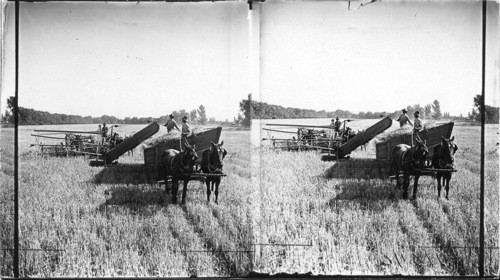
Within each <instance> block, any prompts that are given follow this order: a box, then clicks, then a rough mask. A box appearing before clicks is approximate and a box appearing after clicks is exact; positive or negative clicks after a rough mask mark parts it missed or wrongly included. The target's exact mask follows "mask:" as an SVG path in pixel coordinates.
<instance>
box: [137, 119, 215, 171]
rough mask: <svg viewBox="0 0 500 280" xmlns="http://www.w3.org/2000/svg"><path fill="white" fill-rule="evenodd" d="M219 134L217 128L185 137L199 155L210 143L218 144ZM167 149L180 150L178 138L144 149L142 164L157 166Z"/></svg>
mask: <svg viewBox="0 0 500 280" xmlns="http://www.w3.org/2000/svg"><path fill="white" fill-rule="evenodd" d="M221 132H222V127H217V128H214V129H210V130H206V131H203V132H200V133H195V134H193V135H191V136H189V137H187V142H188V143H189V145H194V146H195V151H196V152H197V153H198V154H201V153H202V152H203V151H204V150H206V149H208V148H210V146H211V143H212V142H213V143H218V142H219V139H220V135H221ZM167 149H176V150H180V140H179V138H177V139H170V140H167V141H165V142H162V143H158V144H156V145H154V146H152V147H149V148H146V149H144V163H145V164H152V165H158V164H159V162H160V157H161V154H162V153H163V151H165V150H167Z"/></svg>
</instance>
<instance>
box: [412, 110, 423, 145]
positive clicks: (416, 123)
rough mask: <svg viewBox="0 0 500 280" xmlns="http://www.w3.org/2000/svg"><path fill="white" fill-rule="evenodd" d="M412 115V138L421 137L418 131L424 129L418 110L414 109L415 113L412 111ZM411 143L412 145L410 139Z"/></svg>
mask: <svg viewBox="0 0 500 280" xmlns="http://www.w3.org/2000/svg"><path fill="white" fill-rule="evenodd" d="M413 116H414V117H415V118H414V119H413V136H414V138H417V139H422V136H421V135H420V132H422V131H423V130H424V126H423V125H422V121H421V120H420V112H419V111H415V113H413ZM412 145H413V140H412Z"/></svg>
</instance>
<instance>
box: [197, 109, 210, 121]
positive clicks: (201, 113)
mask: <svg viewBox="0 0 500 280" xmlns="http://www.w3.org/2000/svg"><path fill="white" fill-rule="evenodd" d="M198 116H199V117H198V121H199V123H200V124H201V125H204V124H206V123H207V120H208V119H207V112H206V111H205V106H203V105H200V107H199V108H198Z"/></svg>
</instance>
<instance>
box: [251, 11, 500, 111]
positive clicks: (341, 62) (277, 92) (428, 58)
mask: <svg viewBox="0 0 500 280" xmlns="http://www.w3.org/2000/svg"><path fill="white" fill-rule="evenodd" d="M471 2H472V1H469V2H464V1H462V2H459V1H454V2H447V3H442V2H441V3H437V2H432V1H414V2H411V3H410V2H407V3H404V2H396V1H389V2H388V1H382V2H375V3H371V4H368V5H366V6H363V7H359V4H355V3H354V4H353V6H352V7H351V10H349V9H348V7H347V5H348V3H347V2H332V1H318V2H309V1H306V2H282V1H266V3H264V4H263V5H262V6H261V12H260V20H261V25H260V30H261V31H260V36H261V42H260V48H261V49H260V51H261V55H260V59H261V65H260V77H261V80H260V83H261V84H260V89H261V90H260V96H259V98H260V100H262V101H265V102H268V103H271V104H281V105H283V106H286V107H299V108H310V109H316V110H326V111H333V110H335V109H347V110H350V111H352V112H359V111H364V112H367V111H371V112H374V111H387V112H394V111H396V110H400V109H401V108H404V107H406V106H407V105H413V104H420V105H422V106H424V105H427V104H430V103H432V102H433V101H434V100H435V99H437V100H439V101H440V104H441V109H442V111H443V112H449V113H450V114H452V115H459V114H463V115H464V116H467V112H470V111H471V109H472V106H473V97H474V96H475V95H477V94H480V93H481V53H482V52H481V48H482V47H481V32H482V20H481V3H480V2H475V3H474V2H472V3H471ZM487 19H488V27H487V30H488V33H487V38H488V48H487V71H486V76H487V80H486V82H487V85H486V96H487V98H486V103H487V104H490V105H494V106H497V107H498V106H499V105H498V104H499V100H498V97H499V92H498V87H499V83H498V76H499V72H498V52H499V44H498V38H499V35H498V34H499V32H498V4H496V3H493V2H492V3H489V5H488V17H487ZM494 77H496V80H495V79H494Z"/></svg>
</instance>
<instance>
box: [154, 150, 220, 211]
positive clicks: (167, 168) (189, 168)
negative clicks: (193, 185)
mask: <svg viewBox="0 0 500 280" xmlns="http://www.w3.org/2000/svg"><path fill="white" fill-rule="evenodd" d="M223 144H224V141H222V142H221V143H220V144H215V143H211V147H210V148H209V149H206V150H205V151H203V153H202V158H201V166H200V167H201V172H203V173H204V174H205V175H206V179H205V183H206V185H207V201H208V202H210V194H211V192H212V191H214V194H215V203H217V204H218V199H219V185H220V182H221V177H220V176H213V175H217V174H222V168H223V160H224V157H225V156H226V155H227V151H226V150H225V149H224V148H223V147H222V145H223ZM197 162H198V154H197V153H196V150H195V146H191V145H189V144H188V143H184V149H183V150H182V151H178V150H175V149H167V150H165V151H164V152H163V153H162V154H161V160H160V166H159V170H158V172H159V175H160V178H161V179H163V180H164V182H165V188H167V186H168V184H167V183H166V182H167V180H168V178H170V179H171V182H172V188H171V195H172V203H174V204H175V203H177V192H178V191H179V181H181V180H182V181H183V184H184V186H183V189H182V201H181V203H182V204H185V203H186V195H187V186H188V183H189V181H190V180H191V179H192V176H193V175H196V174H197V173H198V172H199V171H200V170H197V169H196V168H195V166H196V164H197Z"/></svg>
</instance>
